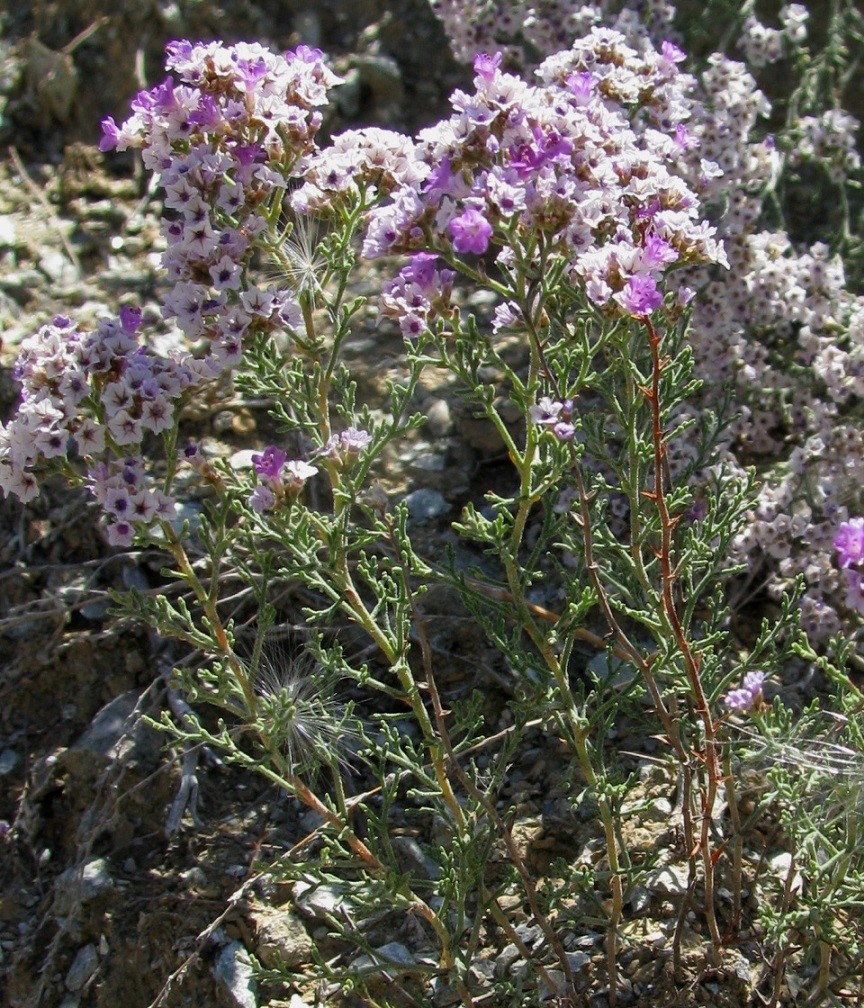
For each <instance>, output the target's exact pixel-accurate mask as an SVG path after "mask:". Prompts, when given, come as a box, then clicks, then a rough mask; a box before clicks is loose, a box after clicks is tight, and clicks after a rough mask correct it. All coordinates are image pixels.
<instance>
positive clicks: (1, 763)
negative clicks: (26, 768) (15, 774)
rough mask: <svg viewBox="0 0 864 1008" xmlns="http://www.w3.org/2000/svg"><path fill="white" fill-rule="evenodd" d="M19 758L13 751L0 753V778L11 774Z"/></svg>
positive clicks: (6, 750)
mask: <svg viewBox="0 0 864 1008" xmlns="http://www.w3.org/2000/svg"><path fill="white" fill-rule="evenodd" d="M19 759H20V757H19V756H18V753H16V752H15V750H14V749H4V750H3V752H0V777H5V776H6V774H8V773H12V771H13V770H14V769H15V767H16V766H18V761H19Z"/></svg>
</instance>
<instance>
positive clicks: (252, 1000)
mask: <svg viewBox="0 0 864 1008" xmlns="http://www.w3.org/2000/svg"><path fill="white" fill-rule="evenodd" d="M212 972H213V976H214V977H215V978H216V979H217V980H218V981H219V984H220V989H221V991H222V993H223V994H224V995H225V1000H226V1002H227V1004H228V1005H229V1006H230V1008H258V999H257V997H256V995H255V980H254V977H253V973H252V960H251V958H250V956H249V953H248V952H247V951H246V949H245V948H244V947H243V945H242V944H241V943H240V942H239V941H231V942H228V944H227V945H226V946H225V947H224V948H223V949H222V951H221V952H220V953H219V956H218V958H217V959H216V962H215V963H214V964H213V970H212Z"/></svg>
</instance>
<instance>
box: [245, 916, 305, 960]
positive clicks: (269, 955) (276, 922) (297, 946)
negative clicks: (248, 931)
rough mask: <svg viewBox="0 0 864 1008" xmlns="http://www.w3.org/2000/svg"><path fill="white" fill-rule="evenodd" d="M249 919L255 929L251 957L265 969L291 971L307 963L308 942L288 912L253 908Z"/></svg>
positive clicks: (300, 926)
mask: <svg viewBox="0 0 864 1008" xmlns="http://www.w3.org/2000/svg"><path fill="white" fill-rule="evenodd" d="M249 918H250V920H251V921H252V924H253V926H254V929H255V938H256V945H255V954H256V956H257V957H258V958H259V959H260V960H261V962H262V963H264V965H265V966H267V967H268V968H270V969H280V968H285V969H293V968H294V967H296V966H302V965H303V964H304V963H308V962H310V961H311V957H312V947H313V946H312V939H311V938H310V937H309V935H308V933H307V931H306V928H305V927H303V924H302V923H301V922H300V921H299V920H298V919H297V918H296V917H295V916H294V914H292V913H291V911H290V910H287V909H284V908H275V907H267V906H255V907H253V908H252V909H251V910H250V911H249Z"/></svg>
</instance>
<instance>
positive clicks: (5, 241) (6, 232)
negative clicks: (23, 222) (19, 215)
mask: <svg viewBox="0 0 864 1008" xmlns="http://www.w3.org/2000/svg"><path fill="white" fill-rule="evenodd" d="M17 244H18V232H17V231H16V230H15V220H14V218H13V217H11V216H10V215H9V214H0V248H14V247H15V245H17Z"/></svg>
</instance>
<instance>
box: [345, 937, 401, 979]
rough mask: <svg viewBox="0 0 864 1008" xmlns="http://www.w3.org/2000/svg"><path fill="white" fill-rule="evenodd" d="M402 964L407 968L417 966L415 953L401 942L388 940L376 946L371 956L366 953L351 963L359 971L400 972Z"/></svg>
mask: <svg viewBox="0 0 864 1008" xmlns="http://www.w3.org/2000/svg"><path fill="white" fill-rule="evenodd" d="M400 966H401V967H404V969H406V970H410V969H413V968H414V967H416V966H417V960H416V959H415V958H414V955H413V954H412V953H411V951H410V950H409V949H408V948H406V947H405V946H404V945H403V944H402V943H401V942H387V944H386V945H382V946H381V947H380V948H376V949H375V951H374V952H373V954H372V955H371V956H370V955H366V954H365V953H364V954H363V955H360V956H358V957H357V958H356V959H355V960H354V961H353V963H352V964H351V968H352V969H353V970H356V972H358V973H379V972H382V973H387V972H390V973H398V972H399V967H400Z"/></svg>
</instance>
